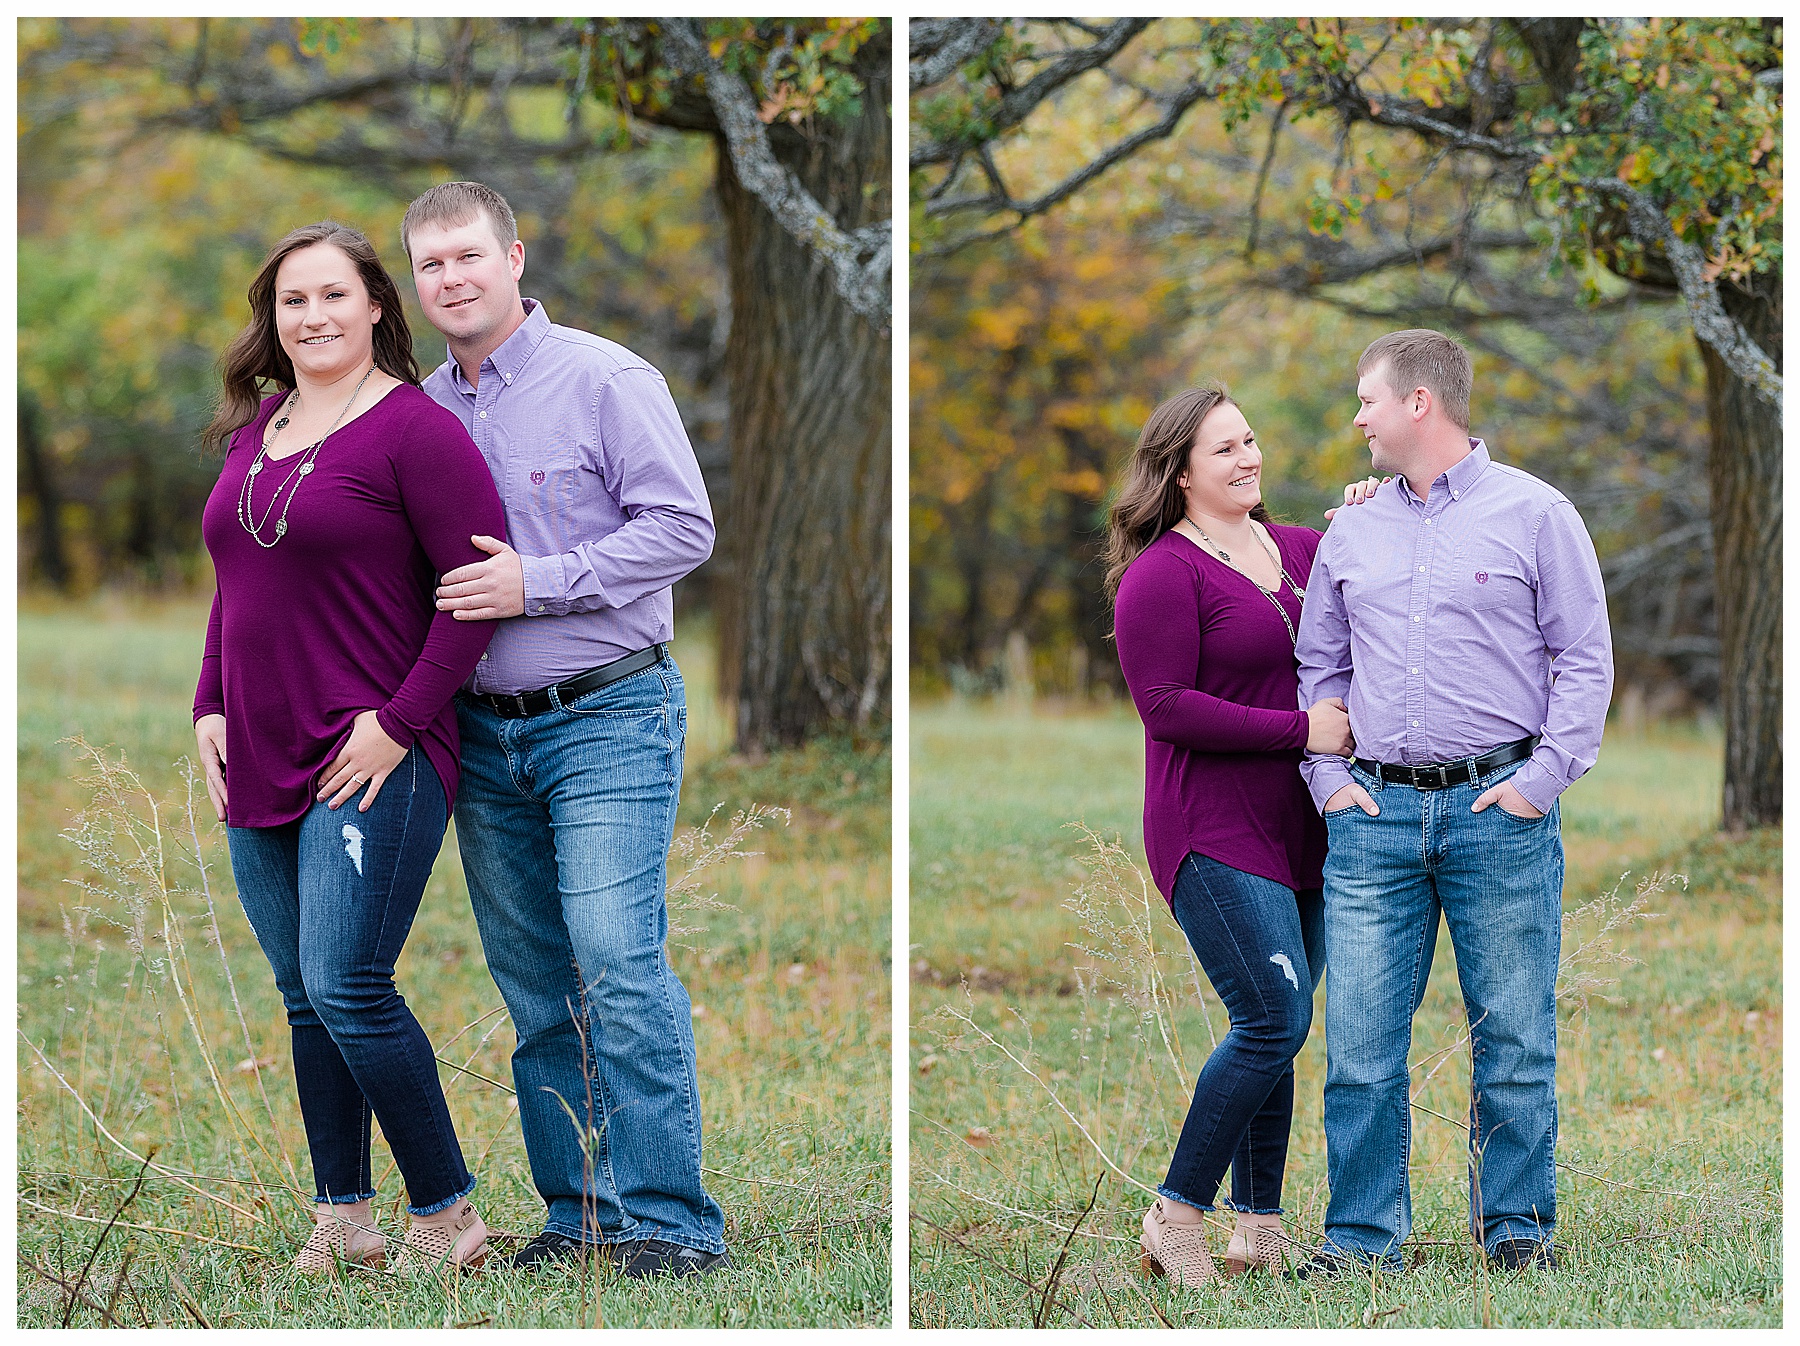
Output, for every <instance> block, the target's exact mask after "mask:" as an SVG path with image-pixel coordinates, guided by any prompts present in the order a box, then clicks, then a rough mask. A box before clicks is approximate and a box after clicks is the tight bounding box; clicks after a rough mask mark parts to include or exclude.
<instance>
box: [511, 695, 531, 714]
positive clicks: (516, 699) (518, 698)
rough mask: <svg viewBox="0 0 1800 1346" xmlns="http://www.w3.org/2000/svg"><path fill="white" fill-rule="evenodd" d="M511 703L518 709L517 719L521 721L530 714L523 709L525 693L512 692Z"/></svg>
mask: <svg viewBox="0 0 1800 1346" xmlns="http://www.w3.org/2000/svg"><path fill="white" fill-rule="evenodd" d="M513 703H514V704H515V705H517V706H518V708H519V718H520V719H521V720H522V719H524V718H525V717H526V716H527V715H529V714H530V713H531V712H529V711H528V710H526V709H525V693H523V692H514V693H513Z"/></svg>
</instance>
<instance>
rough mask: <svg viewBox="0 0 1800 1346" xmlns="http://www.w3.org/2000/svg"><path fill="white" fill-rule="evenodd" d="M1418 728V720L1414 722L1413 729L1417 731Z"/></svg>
mask: <svg viewBox="0 0 1800 1346" xmlns="http://www.w3.org/2000/svg"><path fill="white" fill-rule="evenodd" d="M1418 727H1419V722H1418V721H1417V720H1414V721H1413V728H1414V729H1417V728H1418Z"/></svg>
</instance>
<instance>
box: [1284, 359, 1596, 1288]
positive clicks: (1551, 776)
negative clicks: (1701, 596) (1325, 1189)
mask: <svg viewBox="0 0 1800 1346" xmlns="http://www.w3.org/2000/svg"><path fill="white" fill-rule="evenodd" d="M1357 376H1358V380H1359V381H1358V383H1357V389H1356V392H1357V397H1358V398H1359V399H1360V401H1361V403H1362V410H1361V411H1360V412H1359V413H1358V414H1357V417H1356V425H1357V427H1358V428H1359V429H1360V430H1361V431H1362V432H1363V434H1364V435H1365V436H1366V437H1367V439H1368V441H1369V448H1370V453H1371V456H1372V459H1373V462H1374V466H1375V469H1376V470H1377V471H1379V472H1391V473H1393V474H1394V480H1393V481H1392V482H1391V483H1389V484H1384V485H1383V486H1381V487H1380V489H1379V490H1377V491H1376V493H1375V494H1374V495H1373V496H1372V497H1371V498H1370V500H1369V501H1368V503H1366V504H1364V505H1361V506H1358V507H1356V508H1354V509H1345V510H1341V511H1339V512H1338V514H1337V516H1336V518H1335V520H1334V521H1333V523H1332V526H1331V528H1330V530H1329V531H1328V532H1327V533H1326V534H1325V538H1324V540H1323V542H1322V543H1321V544H1320V546H1319V552H1318V557H1317V559H1316V560H1315V561H1314V563H1313V571H1312V578H1311V580H1310V581H1309V582H1308V584H1307V586H1306V590H1307V592H1306V605H1305V608H1304V610H1303V613H1302V617H1301V621H1300V628H1299V639H1298V649H1297V658H1298V659H1299V663H1300V704H1301V705H1302V706H1309V705H1312V704H1313V703H1314V702H1316V701H1318V700H1319V699H1320V698H1322V697H1328V696H1342V697H1344V698H1345V700H1346V701H1347V703H1348V705H1349V709H1350V727H1351V731H1352V733H1353V734H1354V735H1355V739H1356V755H1355V757H1353V758H1351V759H1349V760H1346V759H1344V758H1341V757H1326V756H1316V755H1309V756H1308V758H1307V759H1306V761H1305V762H1304V763H1303V765H1302V767H1301V770H1302V772H1303V773H1304V774H1305V776H1306V780H1307V785H1308V787H1309V788H1310V790H1311V792H1312V796H1313V801H1314V803H1315V804H1317V805H1318V806H1319V807H1320V809H1321V811H1322V812H1323V813H1324V815H1325V821H1326V825H1327V830H1328V832H1329V834H1330V852H1329V855H1328V858H1327V860H1326V863H1325V961H1326V967H1327V969H1328V972H1327V976H1326V994H1325V1047H1326V1074H1325V1144H1326V1152H1327V1167H1328V1173H1329V1178H1330V1183H1331V1202H1330V1205H1329V1207H1328V1208H1327V1210H1326V1215H1325V1243H1324V1245H1323V1247H1322V1248H1321V1249H1320V1250H1319V1252H1318V1253H1317V1254H1315V1256H1314V1257H1313V1259H1312V1260H1311V1261H1310V1262H1308V1263H1307V1264H1306V1265H1305V1266H1304V1267H1302V1268H1301V1273H1302V1274H1330V1273H1333V1272H1337V1271H1340V1270H1343V1269H1345V1268H1346V1267H1347V1266H1349V1265H1350V1264H1352V1263H1356V1264H1360V1265H1364V1266H1366V1265H1368V1264H1369V1263H1370V1262H1371V1261H1373V1262H1376V1263H1378V1264H1380V1265H1383V1266H1386V1267H1388V1268H1390V1269H1393V1270H1398V1269H1399V1268H1400V1265H1401V1261H1400V1246H1401V1244H1402V1243H1403V1242H1404V1241H1405V1239H1406V1237H1407V1234H1408V1233H1409V1232H1410V1230H1411V1226H1412V1204H1411V1191H1410V1188H1409V1185H1408V1181H1407V1158H1408V1154H1409V1151H1410V1146H1411V1110H1410V1107H1409V1102H1408V1076H1407V1059H1406V1058H1407V1049H1408V1047H1409V1045H1410V1043H1411V1039H1412V1019H1413V1015H1414V1013H1416V1012H1417V1010H1418V1007H1419V1002H1420V1000H1421V999H1422V998H1423V996H1424V994H1425V983H1426V980H1427V978H1428V977H1429V976H1430V973H1431V958H1432V951H1433V948H1434V946H1435V945H1436V943H1437V928H1438V916H1439V913H1440V912H1441V913H1442V915H1443V917H1444V919H1445V921H1446V922H1447V923H1448V925H1449V927H1450V942H1451V945H1452V947H1453V948H1454V949H1455V950H1456V964H1457V974H1458V976H1459V978H1460V980H1461V983H1462V992H1463V1001H1464V1005H1465V1008H1466V1009H1467V1011H1468V1016H1469V1024H1470V1034H1471V1039H1472V1042H1471V1050H1472V1053H1473V1057H1474V1088H1473V1097H1472V1098H1471V1101H1470V1108H1469V1121H1470V1132H1469V1165H1470V1188H1469V1192H1470V1207H1471V1209H1470V1229H1471V1232H1472V1234H1473V1235H1474V1238H1475V1239H1476V1241H1477V1242H1478V1243H1479V1244H1480V1245H1481V1247H1482V1248H1483V1250H1484V1251H1485V1253H1486V1255H1487V1256H1488V1258H1489V1259H1490V1261H1491V1262H1492V1263H1494V1264H1496V1265H1498V1266H1501V1267H1506V1268H1519V1267H1525V1266H1529V1265H1538V1266H1554V1265H1555V1255H1554V1253H1553V1252H1552V1251H1551V1236H1552V1233H1553V1231H1554V1229H1555V1225H1556V1170H1555V1146H1556V1001H1555V994H1556V968H1557V962H1558V960H1559V957H1560V950H1561V932H1562V878H1563V851H1562V838H1561V834H1560V831H1559V816H1558V809H1557V804H1556V801H1557V796H1558V795H1560V794H1561V793H1562V792H1563V791H1564V790H1565V789H1567V788H1568V786H1569V784H1570V783H1571V782H1572V781H1574V780H1575V779H1576V778H1577V777H1578V776H1580V775H1581V774H1582V773H1583V772H1584V771H1586V770H1587V769H1588V768H1589V767H1591V766H1592V765H1593V764H1594V760H1595V758H1596V756H1597V755H1598V753H1599V749H1600V734H1601V729H1602V727H1603V725H1604V722H1605V718H1606V708H1607V704H1608V702H1609V700H1610V699H1611V692H1612V640H1611V636H1610V633H1609V632H1608V629H1607V623H1606V594H1605V591H1604V589H1603V588H1602V586H1601V582H1600V566H1599V562H1598V560H1597V559H1596V558H1595V555H1594V547H1593V543H1592V542H1591V541H1590V540H1589V539H1588V535H1587V530H1586V529H1585V528H1584V527H1583V526H1582V522H1581V519H1580V516H1579V515H1577V514H1576V512H1575V508H1574V506H1573V505H1571V504H1570V503H1569V501H1568V500H1567V499H1566V498H1565V497H1564V496H1563V495H1562V494H1561V493H1560V492H1559V491H1557V490H1555V489H1554V488H1552V487H1550V486H1548V485H1546V484H1545V483H1543V482H1541V481H1539V480H1537V479H1536V478H1535V477H1532V476H1529V475H1527V474H1526V473H1524V472H1521V471H1519V470H1518V469H1517V468H1513V467H1507V466H1503V465H1502V464H1499V463H1496V462H1493V461H1492V460H1491V459H1490V457H1489V456H1488V449H1487V445H1486V444H1485V443H1483V442H1482V441H1481V440H1479V439H1472V438H1470V437H1469V432H1468V431H1469V392H1470V385H1471V382H1472V376H1471V369H1470V364H1469V357H1468V353H1467V352H1466V351H1464V350H1463V349H1462V347H1461V346H1459V345H1457V344H1456V343H1455V342H1454V341H1452V340H1450V339H1449V338H1448V337H1446V336H1444V335H1443V334H1442V333H1439V332H1432V331H1423V330H1412V331H1405V332H1394V333H1391V334H1390V335H1388V336H1384V337H1382V338H1381V339H1380V340H1379V341H1377V342H1375V343H1374V344H1373V345H1372V346H1370V347H1369V348H1368V350H1366V351H1365V352H1363V356H1362V359H1361V360H1360V361H1359V362H1358V364H1357Z"/></svg>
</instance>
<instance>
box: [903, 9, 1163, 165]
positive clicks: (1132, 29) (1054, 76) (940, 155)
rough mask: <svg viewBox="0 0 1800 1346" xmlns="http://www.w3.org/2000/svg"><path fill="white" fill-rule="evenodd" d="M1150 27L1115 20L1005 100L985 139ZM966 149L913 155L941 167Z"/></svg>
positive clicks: (936, 148) (933, 148)
mask: <svg viewBox="0 0 1800 1346" xmlns="http://www.w3.org/2000/svg"><path fill="white" fill-rule="evenodd" d="M1150 23H1151V20H1149V19H1114V20H1113V21H1112V22H1111V23H1109V24H1108V25H1107V26H1106V27H1105V28H1103V29H1100V30H1099V31H1098V34H1097V36H1096V37H1095V39H1094V41H1093V42H1092V43H1090V44H1089V45H1088V46H1085V47H1078V48H1076V49H1075V50H1074V51H1071V52H1069V53H1068V54H1067V55H1064V56H1060V57H1058V58H1057V59H1056V60H1054V61H1052V62H1051V63H1050V64H1049V65H1048V66H1047V67H1046V68H1044V69H1043V70H1041V71H1039V72H1038V73H1037V74H1036V75H1034V76H1033V77H1032V78H1031V79H1029V80H1027V81H1026V82H1025V83H1024V84H1021V85H1020V86H1019V87H1018V88H1016V89H1013V90H1011V91H1010V92H1009V93H1007V94H1006V95H1005V96H1003V97H1002V98H1001V100H1000V103H999V106H998V107H996V108H994V109H993V111H992V113H991V114H990V115H989V116H987V117H985V118H983V122H984V123H985V126H986V129H987V134H986V136H985V138H986V139H990V140H991V139H996V138H998V137H999V136H1001V135H1003V134H1004V133H1006V132H1007V131H1010V130H1011V129H1012V128H1013V127H1015V126H1017V125H1018V124H1019V123H1020V122H1022V121H1024V120H1025V119H1026V118H1027V117H1029V116H1030V115H1031V114H1032V112H1033V111H1035V110H1036V108H1037V105H1038V104H1039V103H1041V102H1043V101H1044V100H1045V99H1046V98H1048V97H1049V96H1050V95H1051V94H1053V93H1055V92H1056V91H1057V90H1058V89H1060V88H1062V86H1063V85H1065V84H1067V83H1068V82H1069V81H1070V80H1072V79H1075V78H1076V77H1078V76H1080V75H1085V74H1086V73H1087V72H1088V71H1090V70H1093V69H1095V68H1096V67H1098V66H1103V65H1105V64H1106V63H1107V62H1108V61H1110V60H1112V58H1113V57H1114V56H1117V55H1118V54H1119V52H1120V51H1122V50H1123V49H1124V47H1125V44H1126V43H1127V42H1129V41H1131V39H1132V38H1134V37H1136V36H1137V35H1138V34H1139V33H1141V32H1143V31H1144V29H1146V28H1148V27H1149V26H1150ZM966 148H967V146H966V145H964V144H959V143H955V142H945V141H939V142H935V143H932V144H926V145H920V146H919V147H918V148H916V149H914V150H913V152H912V156H911V164H912V166H913V167H914V168H922V167H924V166H925V165H926V164H941V163H944V162H945V161H946V160H949V159H951V158H954V157H955V155H956V152H957V151H958V150H959V149H966Z"/></svg>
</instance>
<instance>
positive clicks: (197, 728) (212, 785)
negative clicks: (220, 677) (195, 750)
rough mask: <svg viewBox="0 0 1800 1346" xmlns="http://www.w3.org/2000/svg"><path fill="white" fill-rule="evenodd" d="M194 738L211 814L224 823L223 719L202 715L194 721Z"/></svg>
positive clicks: (220, 716)
mask: <svg viewBox="0 0 1800 1346" xmlns="http://www.w3.org/2000/svg"><path fill="white" fill-rule="evenodd" d="M194 737H195V739H197V740H198V741H199V743H200V769H201V770H202V771H204V772H205V773H206V795H207V798H209V799H211V800H212V806H213V812H214V813H216V814H218V815H219V821H220V822H224V821H225V804H226V796H225V717H224V716H223V715H202V716H201V717H200V718H199V719H197V720H195V721H194Z"/></svg>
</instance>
